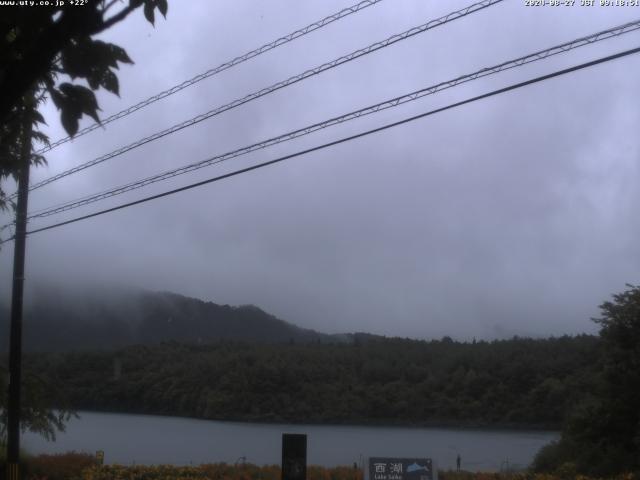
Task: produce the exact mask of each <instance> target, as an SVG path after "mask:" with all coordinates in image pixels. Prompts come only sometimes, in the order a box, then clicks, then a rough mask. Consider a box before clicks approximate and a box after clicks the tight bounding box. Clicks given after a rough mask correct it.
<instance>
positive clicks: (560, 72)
mask: <svg viewBox="0 0 640 480" xmlns="http://www.w3.org/2000/svg"><path fill="white" fill-rule="evenodd" d="M638 52H640V47H636V48H633V49H630V50H625V51H623V52H620V53H616V54H614V55H609V56H606V57H601V58H599V59H597V60H592V61H590V62H586V63H582V64H579V65H575V66H573V67H569V68H565V69H563V70H557V71H555V72H553V73H549V74H547V75H542V76H539V77H535V78H533V79H530V80H526V81H524V82H520V83H516V84H512V85H509V86H507V87H503V88H499V89H497V90H493V91H491V92H488V93H485V94H482V95H478V96H475V97H472V98H468V99H466V100H462V101H460V102H456V103H452V104H449V105H447V106H444V107H440V108H436V109H434V110H430V111H428V112H425V113H421V114H419V115H415V116H412V117H409V118H405V119H403V120H400V121H397V122H393V123H389V124H386V125H383V126H381V127H377V128H374V129H371V130H367V131H365V132H361V133H358V134H355V135H351V136H348V137H343V138H341V139H339V140H334V141H332V142H329V143H325V144H322V145H318V146H315V147H312V148H308V149H306V150H301V151H298V152H295V153H292V154H289V155H285V156H282V157H279V158H276V159H274V160H270V161H267V162H263V163H259V164H257V165H253V166H251V167H246V168H242V169H240V170H236V171H234V172H230V173H226V174H224V175H219V176H217V177H213V178H209V179H207V180H203V181H201V182H196V183H192V184H190V185H186V186H184V187H180V188H176V189H173V190H169V191H166V192H163V193H159V194H157V195H152V196H149V197H145V198H142V199H139V200H136V201H133V202H129V203H125V204H122V205H118V206H116V207H112V208H108V209H105V210H101V211H98V212H95V213H91V214H88V215H83V216H81V217H76V218H73V219H71V220H66V221H64V222H59V223H55V224H53V225H48V226H46V227H42V228H37V229H35V230H31V231H29V232H27V234H33V233H38V232H44V231H46V230H51V229H53V228H57V227H61V226H63V225H69V224H71V223H75V222H79V221H81V220H86V219H89V218H93V217H97V216H99V215H104V214H106V213H110V212H114V211H116V210H122V209H124V208H128V207H132V206H134V205H139V204H141V203H146V202H149V201H151V200H156V199H158V198H162V197H166V196H168V195H173V194H175V193H178V192H183V191H185V190H190V189H193V188H197V187H200V186H202V185H207V184H209V183H213V182H217V181H220V180H224V179H226V178H230V177H234V176H236V175H240V174H242V173H247V172H250V171H252V170H257V169H259V168H263V167H267V166H269V165H273V164H276V163H279V162H283V161H285V160H289V159H291V158H295V157H299V156H302V155H306V154H309V153H312V152H316V151H319V150H323V149H325V148H328V147H332V146H335V145H339V144H341V143H345V142H348V141H351V140H355V139H357V138H361V137H365V136H367V135H371V134H373V133H377V132H381V131H383V130H387V129H389V128H393V127H397V126H400V125H404V124H405V123H409V122H413V121H415V120H418V119H421V118H424V117H427V116H430V115H434V114H436V113H440V112H444V111H446V110H450V109H453V108H456V107H460V106H462V105H466V104H469V103H472V102H476V101H478V100H482V99H485V98H489V97H492V96H495V95H499V94H502V93H506V92H509V91H512V90H516V89H518V88H522V87H525V86H528V85H532V84H534V83H538V82H542V81H544V80H549V79H551V78H555V77H558V76H561V75H566V74H568V73H572V72H575V71H578V70H582V69H585V68H588V67H592V66H595V65H599V64H602V63H605V62H610V61H612V60H616V59H619V58H622V57H626V56H628V55H632V54H635V53H638ZM9 240H11V239H8V240H5V241H4V242H2V243H5V242H7V241H9Z"/></svg>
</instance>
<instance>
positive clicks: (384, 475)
mask: <svg viewBox="0 0 640 480" xmlns="http://www.w3.org/2000/svg"><path fill="white" fill-rule="evenodd" d="M369 480H433V462H432V461H431V459H430V458H388V457H370V458H369Z"/></svg>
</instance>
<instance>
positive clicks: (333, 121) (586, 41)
mask: <svg viewBox="0 0 640 480" xmlns="http://www.w3.org/2000/svg"><path fill="white" fill-rule="evenodd" d="M638 29H640V19H638V20H636V21H633V22H629V23H625V24H623V25H619V26H616V27H613V28H609V29H607V30H603V31H600V32H597V33H594V34H591V35H588V36H585V37H581V38H577V39H575V40H571V41H569V42H565V43H562V44H560V45H556V46H554V47H551V48H547V49H545V50H540V51H537V52H534V53H530V54H528V55H525V56H522V57H518V58H516V59H513V60H509V61H506V62H502V63H500V64H497V65H494V66H491V67H486V68H483V69H480V70H477V71H474V72H473V73H469V74H466V75H461V76H459V77H456V78H454V79H452V80H448V81H445V82H441V83H438V84H435V85H432V86H429V87H426V88H422V89H420V90H416V91H414V92H411V93H407V94H404V95H401V96H398V97H395V98H392V99H389V100H385V101H383V102H380V103H376V104H374V105H370V106H368V107H365V108H361V109H359V110H355V111H352V112H349V113H346V114H343V115H340V116H337V117H333V118H330V119H328V120H325V121H323V122H319V123H314V124H312V125H309V126H306V127H304V128H300V129H297V130H293V131H290V132H287V133H284V134H281V135H278V136H276V137H272V138H269V139H267V140H263V141H261V142H257V143H254V144H252V145H248V146H245V147H242V148H238V149H236V150H232V151H229V152H226V153H223V154H220V155H216V156H214V157H211V158H208V159H206V160H202V161H199V162H195V163H191V164H189V165H185V166H183V167H179V168H175V169H172V170H168V171H165V172H163V173H159V174H156V175H153V176H150V177H147V178H143V179H140V180H137V181H134V182H131V183H127V184H125V185H121V186H118V187H114V188H111V189H109V190H105V191H103V192H100V193H96V194H92V195H89V196H85V197H82V198H79V199H75V200H72V201H69V202H65V203H63V204H60V205H56V206H53V207H47V208H46V209H41V210H39V211H35V212H33V213H31V214H30V215H29V216H28V217H27V218H28V219H34V218H43V217H48V216H51V215H55V214H57V213H61V212H65V211H67V210H71V209H74V208H78V207H81V206H84V205H88V204H91V203H94V202H97V201H100V200H103V199H106V198H110V197H113V196H116V195H120V194H123V193H126V192H129V191H132V190H136V189H138V188H142V187H145V186H147V185H151V184H153V183H157V182H160V181H163V180H167V179H169V178H173V177H176V176H178V175H183V174H185V173H189V172H193V171H195V170H199V169H201V168H204V167H208V166H211V165H215V164H219V163H222V162H224V161H227V160H230V159H232V158H236V157H239V156H242V155H246V154H249V153H251V152H255V151H257V150H261V149H264V148H268V147H271V146H273V145H277V144H279V143H283V142H286V141H289V140H293V139H295V138H299V137H302V136H304V135H308V134H310V133H313V132H316V131H318V130H322V129H324V128H327V127H331V126H334V125H338V124H342V123H344V122H347V121H350V120H354V119H356V118H360V117H363V116H365V115H369V114H372V113H377V112H380V111H382V110H386V109H389V108H393V107H396V106H398V105H402V104H405V103H408V102H411V101H414V100H417V99H419V98H422V97H425V96H427V95H432V94H435V93H437V92H439V91H442V90H445V89H448V88H452V87H455V86H457V85H460V84H463V83H466V82H469V81H472V80H476V79H479V78H483V77H486V76H489V75H493V74H496V73H499V72H503V71H505V70H509V69H512V68H516V67H520V66H523V65H526V64H529V63H532V62H536V61H539V60H543V59H545V58H549V57H551V56H553V55H557V54H560V53H564V52H568V51H570V50H573V49H576V48H579V47H582V46H585V45H590V44H593V43H596V42H599V41H603V40H606V39H609V38H613V37H617V36H619V35H623V34H625V33H629V32H633V31H635V30H638Z"/></svg>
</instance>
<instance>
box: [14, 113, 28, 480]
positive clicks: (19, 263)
mask: <svg viewBox="0 0 640 480" xmlns="http://www.w3.org/2000/svg"><path fill="white" fill-rule="evenodd" d="M32 108H34V107H32ZM23 114H24V120H23V123H22V125H23V127H22V150H21V152H20V157H21V158H20V170H19V171H18V202H17V205H16V228H15V240H14V243H13V248H14V250H13V286H12V292H11V337H10V341H9V342H10V343H9V392H8V393H9V395H8V396H9V399H8V408H7V413H8V425H7V479H8V480H19V479H20V478H21V472H20V405H21V403H20V387H21V385H22V297H23V295H22V294H23V291H24V257H25V247H26V239H27V238H26V237H27V201H28V199H29V164H30V163H31V133H32V130H31V129H32V122H31V116H30V115H29V107H27V108H25V110H24V113H23Z"/></svg>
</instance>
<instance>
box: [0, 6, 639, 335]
mask: <svg viewBox="0 0 640 480" xmlns="http://www.w3.org/2000/svg"><path fill="white" fill-rule="evenodd" d="M173 3H175V5H174V4H172V5H171V10H170V14H169V18H168V19H167V21H159V22H158V23H157V26H156V28H155V29H152V28H151V27H150V26H148V25H147V24H146V23H145V22H144V20H143V19H142V18H136V19H132V20H131V21H127V22H126V24H122V25H119V26H118V27H117V28H114V29H113V30H112V31H110V32H108V34H106V35H105V38H106V39H108V40H110V41H114V42H115V43H118V44H120V45H122V46H124V47H126V49H127V50H128V51H129V53H130V55H131V56H132V58H134V60H135V61H136V65H135V66H133V67H125V68H123V69H122V71H121V72H122V74H121V77H120V78H121V91H122V98H121V99H118V98H116V97H114V96H107V95H102V96H101V97H100V100H101V105H102V107H103V111H104V113H105V114H109V113H111V112H114V111H117V110H119V109H121V108H122V107H123V106H125V105H129V104H131V103H134V102H136V101H138V100H140V99H142V98H145V97H146V96H148V95H149V94H151V93H154V92H156V91H159V90H162V89H164V88H167V87H170V86H172V85H174V84H176V83H179V82H181V81H182V80H184V79H185V78H188V77H190V76H192V75H195V74H197V73H200V72H201V71H204V70H206V69H208V68H210V67H212V66H215V65H217V64H219V63H221V62H222V61H225V60H228V59H230V58H232V57H233V56H235V55H238V54H241V53H243V52H245V51H248V50H250V49H252V48H254V47H256V46H257V45H259V44H261V43H265V42H267V41H269V40H271V39H273V38H276V37H277V36H280V35H282V34H284V33H286V32H288V31H291V30H293V29H294V28H297V27H299V26H302V25H304V24H306V23H308V22H310V21H312V20H315V19H318V18H320V17H322V16H324V15H327V14H329V13H332V12H334V11H337V10H338V9H339V8H342V7H344V6H346V4H345V2H336V1H327V2H324V1H323V2H304V3H296V4H295V8H294V7H293V4H292V3H291V2H285V1H273V2H269V3H268V4H267V3H265V4H256V3H255V2H233V4H221V3H218V2H208V1H206V0H203V1H195V0H194V1H192V2H189V3H188V5H187V4H185V5H182V4H180V5H178V3H177V2H173ZM463 5H465V2H460V1H451V2H421V1H417V0H398V1H391V0H387V1H386V2H383V3H381V4H380V5H379V6H376V7H373V8H370V9H368V10H366V11H365V12H362V13H361V14H358V15H355V16H353V17H352V18H350V19H348V20H344V21H342V22H339V23H336V24H335V25H332V26H330V27H328V28H327V29H326V30H322V31H320V32H316V33H314V34H312V35H309V36H308V37H306V38H304V39H301V40H298V41H297V42H294V44H292V45H289V46H286V47H283V48H281V49H279V50H277V51H274V52H271V53H269V54H266V55H264V56H262V57H260V58H258V59H255V60H253V61H251V62H248V63H246V64H243V65H241V66H239V67H237V68H234V69H232V70H230V71H227V72H225V73H223V74H221V75H219V76H216V77H214V78H213V79H209V80H206V81H204V82H202V83H201V84H199V85H198V86H197V87H195V88H191V89H188V90H186V91H184V92H182V93H180V94H178V95H175V96H174V97H171V98H170V99H166V100H164V101H162V102H159V103H157V104H155V105H154V106H153V107H150V108H149V109H146V110H144V111H142V112H139V113H137V114H134V115H131V116H130V117H129V118H127V119H126V120H123V121H121V122H117V123H115V124H112V125H109V126H108V127H107V128H106V129H104V131H97V132H94V133H92V134H90V135H87V136H85V137H82V138H80V139H77V140H75V141H74V142H72V143H70V144H67V145H65V146H64V147H60V148H58V149H56V150H55V151H52V152H51V153H50V155H49V156H48V158H49V167H48V168H46V169H42V170H40V171H36V172H34V177H35V178H36V179H40V178H44V177H47V176H49V175H51V174H53V173H56V172H59V171H62V170H64V169H66V168H69V167H70V166H73V165H76V164H78V163H81V162H83V161H86V160H89V159H91V158H93V157H95V156H98V155H101V154H103V153H105V152H107V151H110V150H111V149H114V148H116V147H118V146H120V145H124V144H126V143H129V142H131V141H134V140H135V139H137V138H139V137H141V136H145V135H148V134H150V133H153V132H155V131H157V130H159V129H162V128H165V127H167V126H168V125H171V124H173V123H176V122H177V121H180V120H183V119H186V118H189V117H190V116H193V115H196V114H199V113H201V112H203V111H206V110H208V109H210V108H212V107H214V106H217V105H220V104H222V103H226V102H228V101H230V100H233V99H235V98H237V97H239V96H243V95H245V94H247V93H250V92H252V91H254V90H256V89H258V88H261V87H264V86H266V85H269V84H271V83H274V82H276V81H279V80H282V79H284V78H286V77H288V76H290V75H292V74H295V73H298V72H300V71H302V70H304V69H306V68H309V67H313V66H315V65H317V64H320V63H323V62H325V61H327V60H330V59H332V58H334V57H337V56H339V55H342V54H344V53H347V52H349V51H350V50H353V49H355V48H358V47H361V46H364V45H366V44H368V43H371V42H373V41H375V40H378V39H380V38H383V37H385V36H387V35H390V34H392V33H395V32H399V31H402V30H404V29H406V28H409V27H411V26H413V25H416V24H419V23H424V22H426V21H427V20H429V19H431V18H435V17H437V16H439V15H442V14H444V13H447V12H448V11H450V10H453V9H454V8H458V7H461V6H463ZM636 10H637V9H634V8H611V9H606V8H601V7H593V8H584V7H579V6H576V7H573V8H565V9H559V8H553V7H546V8H531V7H529V8H527V7H524V6H523V2H520V1H516V0H513V1H511V0H509V1H507V2H505V3H504V4H502V5H498V6H496V7H492V8H490V9H487V10H486V11H484V12H481V13H478V14H476V15H473V16H472V17H469V18H466V19H461V20H458V21H456V22H454V23H452V24H451V25H447V26H444V27H441V28H439V29H436V30H434V31H432V32H428V33H426V34H424V35H420V36H418V37H416V38H414V39H411V40H408V41H406V42H403V43H401V44H398V45H396V46H394V47H390V48H388V49H385V50H384V51H381V52H378V53H374V54H372V55H369V56H367V57H366V58H363V59H360V60H358V61H356V62H353V63H351V64H349V65H346V66H344V67H341V68H338V69H334V70H332V71H331V72H327V73H325V74H322V75H321V76H318V77H316V78H314V79H310V80H307V81H305V82H302V83H300V84H298V85H295V86H292V87H290V88H287V89H284V90H282V91H280V92H277V93H275V94H273V95H271V96H269V97H267V98H263V99H260V100H258V101H256V102H252V103H251V104H248V105H245V106H242V107H240V108H238V109H235V110H233V111H231V112H228V113H226V114H224V115H222V116H219V117H217V118H215V119H212V120H208V121H206V122H203V123H202V124H200V125H198V126H196V127H194V128H191V129H188V130H185V131H183V132H180V133H178V134H175V135H173V136H171V137H168V138H166V139H163V140H160V141H158V142H155V143H153V144H150V145H148V146H145V147H143V148H140V149H138V150H136V151H135V152H132V153H130V154H127V155H125V156H122V157H121V158H117V159H114V160H112V161H110V162H107V163H106V164H105V165H101V166H98V167H95V168H93V169H91V170H88V171H86V172H84V173H82V174H79V175H77V176H73V177H69V178H68V179H66V180H64V181H60V182H57V183H56V184H53V185H51V186H50V187H46V188H43V189H42V190H41V191H38V192H34V193H33V195H32V198H31V204H32V206H33V207H34V208H35V207H44V206H48V205H51V204H56V203H58V202H61V201H65V200H67V199H71V198H75V197H77V196H81V195H85V194H89V193H92V192H95V191H99V190H103V189H106V188H109V187H111V186H114V185H117V184H120V183H123V182H128V181H131V180H133V179H137V178H140V177H143V176H146V175H150V174H152V173H155V172H157V171H161V170H165V169H168V168H173V167H176V166H179V165H183V164H186V163H188V162H191V161H194V160H199V159H202V158H205V157H207V156H211V155H214V154H218V153H222V152H224V151H227V150H229V149H232V148H237V147H239V146H242V145H245V144H248V143H250V142H255V141H259V140H261V139H264V138H267V137H269V136H272V135H275V134H279V133H281V132H284V131H287V130H290V129H293V128H298V127H300V126H303V125H306V124H309V123H311V122H315V121H319V120H322V119H324V118H328V117H329V116H333V115H336V114H340V113H344V112H346V111H349V110H351V109H354V108H358V107H361V106H365V105H368V104H370V103H373V102H376V101H380V100H383V99H385V98H389V97H392V96H395V95H398V94H402V93H406V92H408V91H411V90H414V89H417V88H421V87H424V86H427V85H431V84H434V83H437V82H439V81H442V80H446V79H449V78H452V77H455V76H457V75H461V74H464V73H468V72H470V71H473V70H475V69H477V68H481V67H484V66H488V65H491V64H495V63H498V62H501V61H504V60H507V59H511V58H513V57H516V56H520V55H523V54H526V53H529V52H531V51H533V50H537V49H541V48H545V47H548V46H551V45H554V44H556V43H560V42H563V41H567V40H570V39H573V38H576V37H579V36H582V35H586V34H589V33H592V32H594V31H597V30H600V29H603V28H607V27H610V26H613V25H616V24H619V23H622V22H624V21H629V20H631V19H633V18H634V17H635V16H637V15H636V13H637V11H636ZM638 11H640V10H638ZM139 17H141V15H140V16H139ZM637 39H638V34H637V33H634V34H630V35H628V36H625V37H624V38H620V39H615V40H610V41H607V42H604V43H602V44H600V45H594V46H590V47H586V48H584V49H581V50H579V51H575V52H572V53H570V54H566V55H562V56H558V57H555V58H553V59H550V60H548V61H546V62H541V63H538V64H534V65H530V66H527V67H524V68H522V69H516V70H513V71H511V72H507V73H504V74H502V75H500V76H495V77H490V78H486V79H483V80H480V81H477V82H472V83H469V84H467V85H464V86H461V87H458V88H456V89H452V90H449V91H446V92H442V93H440V94H438V95H436V96H433V97H428V98H425V99H423V100H420V101H419V102H415V104H410V105H406V106H404V107H401V108H399V109H393V110H390V111H387V112H384V113H381V114H379V115H375V116H371V117H368V118H364V119H360V120H358V121H356V122H352V123H349V124H345V125H343V126H341V127H339V128H333V129H330V130H327V131H324V132H320V133H317V134H314V135H313V136H310V137H309V138H304V139H299V140H296V141H294V142H291V143H290V144H286V145H281V146H278V147H275V148H272V149H269V150H268V151H265V152H259V153H255V154H252V155H250V156H247V158H244V159H237V160H233V161H232V162H229V165H224V166H221V167H220V168H209V169H205V170H201V171H199V172H196V173H194V174H190V175H186V176H184V177H180V178H178V179H175V180H173V181H171V182H169V183H166V184H160V185H156V186H153V187H149V188H147V189H144V190H141V191H138V192H136V193H134V194H128V195H124V196H121V197H118V198H117V199H114V200H112V201H109V202H105V203H104V206H107V205H115V204H118V203H120V202H122V201H124V200H126V199H134V198H138V197H140V196H142V195H143V194H149V193H152V192H160V191H163V190H165V189H168V188H170V187H173V186H178V185H183V184H186V183H189V182H190V181H196V180H198V179H203V178H207V177H209V176H213V175H215V174H217V173H219V172H224V171H230V170H231V169H234V168H239V167H240V166H243V165H249V164H252V163H256V162H259V161H263V160H266V159H271V158H275V157H276V156H278V155H281V154H285V153H290V152H293V151H296V150H298V149H302V148H306V147H308V146H312V145H316V144H319V143H322V142H325V141H329V140H332V139H335V138H338V137H341V136H346V135H349V134H352V133H355V132H357V131H361V130H364V129H366V128H371V127H374V126H378V125H381V124H383V123H385V122H390V121H393V120H398V119H400V118H403V117H405V116H409V115H412V114H416V113H419V112H422V111H426V110H428V109H431V108H435V107H437V106H441V105H446V104H447V103H449V102H452V101H456V100H459V99H462V98H466V97H468V96H472V95H476V94H479V93H482V92H485V91H488V90H490V89H494V88H499V87H501V86H504V85H507V84H509V83H512V82H516V81H521V80H523V79H526V78H529V77H532V76H535V75H540V74H543V73H548V72H551V71H553V70H555V69H558V68H563V67H566V66H569V65H573V64H576V63H580V62H582V61H586V60H587V59H591V58H595V57H597V56H601V55H605V54H608V53H613V52H616V51H619V50H622V49H625V48H631V47H632V46H635V45H636V44H637ZM639 61H640V60H639V59H638V58H636V57H632V58H628V59H625V60H621V61H619V62H614V63H610V64H606V65H603V66H600V67H596V68H594V69H590V70H588V71H584V72H580V73H576V74H573V75H570V76H567V77H565V78H560V79H555V80H552V81H549V82H545V83H543V84H539V85H535V86H531V87H527V88H526V89H523V90H520V91H517V92H511V93H508V94H505V95H502V96H500V97H496V98H492V99H488V100H484V101H482V102H477V103H474V104H472V105H468V106H465V107H462V108H459V109H456V110H452V111H448V112H445V113H443V114H440V115H437V116H434V117H431V118H428V119H424V120H421V121H419V122H415V123H413V124H409V125H406V126H403V127H400V128H397V129H394V130H390V131H387V132H385V133H382V134H377V135H374V136H371V137H368V138H366V139H361V140H358V141H355V142H351V143H349V144H344V145H341V146H337V147H334V148H331V149H328V150H325V151H322V152H318V153H314V154H311V155H308V156H305V157H303V158H298V159H295V160H292V161H290V162H288V163H285V164H281V165H278V166H273V167H268V168H267V169H263V170H260V171H257V172H253V173H249V174H246V175H243V176H241V177H237V178H234V179H230V180H228V181H224V182H220V183H217V184H214V185H210V186H207V187H204V188H201V189H198V190H193V191H190V192H185V193H182V194H179V195H176V196H173V197H169V198H165V199H162V200H158V201H156V202H154V203H152V204H147V205H143V206H138V207H134V208H131V209H128V210H125V211H121V212H118V213H114V214H110V215H106V216H103V217H100V218H96V219H92V220H88V221H86V222H81V223H77V224H74V225H70V226H67V227H63V228H60V229H57V230H53V231H50V232H46V233H42V234H37V235H34V236H33V237H31V238H30V239H29V244H28V264H27V269H28V275H29V278H30V279H48V280H50V281H55V282H57V283H61V284H66V283H86V282H87V281H89V280H90V281H92V282H97V283H103V282H114V283H122V284H131V285H137V286H142V287H145V288H150V289H162V290H173V291H176V292H179V293H182V294H186V295H192V296H196V297H200V298H203V299H207V300H212V301H215V302H219V303H230V304H242V303H254V304H257V305H259V306H260V307H262V308H264V309H265V310H267V311H269V312H271V313H273V314H275V315H278V316H280V317H282V318H284V319H286V320H289V321H292V322H294V323H297V324H299V325H301V326H304V327H311V328H316V329H318V330H322V331H328V332H339V331H355V330H359V331H371V332H375V333H383V334H389V335H402V336H415V337H439V336H442V335H447V334H448V335H451V336H453V337H457V338H463V339H465V338H471V337H473V336H476V337H484V338H495V337H503V336H511V335H513V334H520V335H550V334H555V335H557V334H563V333H577V332H585V331H587V332H592V331H594V325H592V324H591V322H589V317H590V316H594V315H597V313H598V312H597V305H598V304H599V303H601V302H602V301H603V300H605V299H607V298H608V296H609V295H610V294H611V293H614V292H617V291H620V290H622V289H624V284H625V283H627V282H631V283H634V282H635V283H637V279H638V263H639V261H640V249H639V247H638V242H637V241H635V240H636V239H637V238H638V233H639V226H638V222H637V221H636V220H635V215H633V209H634V208H633V207H635V205H637V204H638V201H639V200H640V198H639V196H640V195H639V194H638V189H637V188H636V185H637V180H638V173H639V170H638V153H639V145H638V135H637V132H638V124H639V120H640V118H639V115H640V114H639V113H638V111H637V108H635V105H636V103H637V98H638V96H637V81H636V78H637V73H638V69H639V66H640V63H639ZM46 113H47V118H48V119H49V124H50V133H51V137H52V138H58V137H60V136H62V131H61V128H60V126H59V122H58V121H57V118H56V113H55V111H54V110H53V109H51V108H48V109H47V112H46ZM100 206H103V205H102V204H101V205H100ZM96 208H97V205H94V206H93V207H90V208H87V209H86V210H83V209H80V210H76V211H74V213H73V214H70V215H69V216H64V215H61V216H60V217H55V218H56V219H58V218H59V219H64V218H70V217H71V216H75V214H77V213H79V212H90V211H93V210H94V209H96ZM47 223H48V222H45V221H42V222H34V225H33V226H40V225H45V224H47ZM11 253H12V252H11V248H3V249H2V250H1V251H0V263H1V264H2V266H3V268H2V272H3V283H4V284H5V285H8V284H9V280H10V265H11ZM28 288H29V284H27V290H28ZM5 291H8V289H5Z"/></svg>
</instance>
